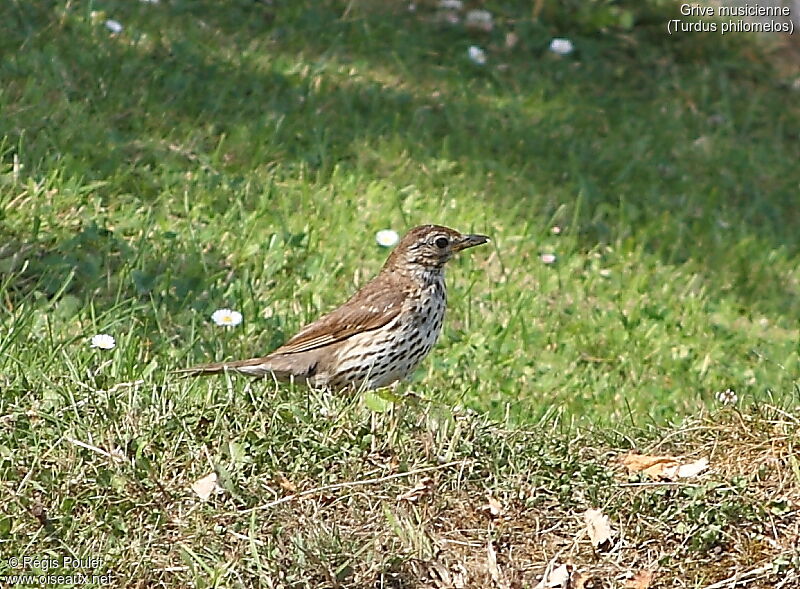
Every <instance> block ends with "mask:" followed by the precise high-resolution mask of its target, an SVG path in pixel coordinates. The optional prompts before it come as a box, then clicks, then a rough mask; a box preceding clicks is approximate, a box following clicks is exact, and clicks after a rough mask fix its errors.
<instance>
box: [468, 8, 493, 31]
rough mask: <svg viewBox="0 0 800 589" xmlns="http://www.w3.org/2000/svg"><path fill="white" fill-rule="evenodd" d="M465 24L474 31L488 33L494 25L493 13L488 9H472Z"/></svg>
mask: <svg viewBox="0 0 800 589" xmlns="http://www.w3.org/2000/svg"><path fill="white" fill-rule="evenodd" d="M464 26H465V27H467V28H468V29H472V30H474V31H483V32H485V33H488V32H490V31H491V30H492V27H493V26H494V25H493V23H492V13H491V12H489V11H488V10H470V11H469V12H468V13H467V16H466V17H465V18H464Z"/></svg>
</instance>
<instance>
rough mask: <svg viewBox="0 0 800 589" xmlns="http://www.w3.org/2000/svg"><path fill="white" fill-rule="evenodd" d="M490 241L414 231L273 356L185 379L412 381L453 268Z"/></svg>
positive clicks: (437, 326)
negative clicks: (450, 264)
mask: <svg viewBox="0 0 800 589" xmlns="http://www.w3.org/2000/svg"><path fill="white" fill-rule="evenodd" d="M487 241H489V238H488V237H486V236H485V235H462V234H461V233H459V232H458V231H455V230H454V229H449V228H447V227H442V226H439V225H422V226H420V227H416V228H414V229H412V230H411V231H409V232H408V233H407V234H406V235H405V236H404V237H403V239H402V240H401V241H400V243H399V244H398V245H397V247H396V248H395V249H394V251H393V252H392V253H391V254H390V255H389V259H388V260H386V263H385V264H384V266H383V268H382V269H381V271H380V272H379V273H378V275H377V276H375V278H373V279H372V280H371V281H369V282H368V283H367V284H365V285H364V286H363V287H361V289H359V290H358V292H356V293H355V294H354V295H353V296H352V297H350V299H349V300H348V301H347V302H346V303H344V304H343V305H342V306H341V307H339V308H337V309H335V310H333V311H331V312H330V313H328V314H327V315H324V316H322V317H320V318H319V319H317V320H316V321H314V322H313V323H310V324H309V325H307V326H305V327H304V328H303V329H301V330H300V331H299V332H298V333H297V335H295V336H294V337H292V338H291V339H290V340H289V341H287V342H286V343H285V344H284V345H283V346H281V347H280V348H278V349H277V350H275V351H274V352H272V353H271V354H268V355H266V356H263V357H261V358H252V359H250V360H240V361H238V362H218V363H214V364H203V365H200V366H195V367H192V368H187V369H184V370H180V371H179V372H183V373H188V374H191V375H200V374H212V373H216V372H223V371H225V370H231V371H235V372H240V373H243V374H248V375H251V376H259V377H272V378H275V379H277V380H280V381H288V380H295V381H306V382H307V383H308V384H310V385H311V386H314V387H329V388H331V389H342V388H345V387H348V386H352V387H355V388H358V387H364V388H365V389H376V388H380V387H384V386H388V385H390V384H392V383H393V382H395V381H397V380H400V379H403V378H405V377H407V376H409V375H410V374H411V373H412V372H413V371H414V370H415V369H416V367H417V366H418V365H419V363H420V362H421V361H422V359H423V358H425V356H426V355H427V354H428V352H430V350H431V348H432V347H433V344H434V343H435V342H436V339H437V338H438V337H439V332H440V331H441V329H442V321H443V319H444V311H445V303H446V301H447V294H446V290H445V283H444V266H445V264H446V263H447V261H448V260H449V259H450V258H451V257H452V256H453V254H454V253H456V252H459V251H461V250H463V249H467V248H469V247H473V246H476V245H481V244H483V243H486V242H487Z"/></svg>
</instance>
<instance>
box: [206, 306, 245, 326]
mask: <svg viewBox="0 0 800 589" xmlns="http://www.w3.org/2000/svg"><path fill="white" fill-rule="evenodd" d="M211 321H213V322H214V323H216V324H217V325H219V326H220V327H236V326H237V325H239V324H240V323H241V322H242V314H241V313H239V311H233V310H231V309H217V310H216V311H214V312H213V313H212V314H211Z"/></svg>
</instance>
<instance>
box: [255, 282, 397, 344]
mask: <svg viewBox="0 0 800 589" xmlns="http://www.w3.org/2000/svg"><path fill="white" fill-rule="evenodd" d="M405 298H406V293H405V292H404V290H403V289H402V288H399V287H398V286H397V285H386V284H385V283H383V281H373V282H371V283H369V284H366V285H365V286H364V288H362V289H361V290H360V291H358V292H357V293H356V294H354V295H353V296H352V297H351V298H350V300H348V301H347V302H346V303H345V304H344V305H342V306H341V307H339V308H338V309H336V310H334V311H331V312H330V313H328V314H327V315H323V316H322V317H320V318H319V319H317V320H316V321H314V322H313V323H310V324H308V325H306V326H305V327H304V328H303V329H301V330H300V331H299V332H298V333H297V334H296V335H295V336H293V337H292V338H291V339H290V340H289V341H287V342H286V343H285V344H284V345H282V346H281V347H280V348H278V349H277V350H275V351H274V352H272V353H271V354H270V356H272V355H275V354H295V353H298V352H307V351H308V350H313V349H315V348H320V347H322V346H329V345H331V344H334V343H336V342H340V341H342V340H344V339H347V338H349V337H352V336H354V335H356V334H359V333H363V332H365V331H372V330H373V329H378V328H380V327H383V326H384V325H386V324H387V323H389V322H390V321H391V320H392V319H394V318H395V317H397V315H398V314H399V313H400V309H401V308H402V306H403V301H404V300H405Z"/></svg>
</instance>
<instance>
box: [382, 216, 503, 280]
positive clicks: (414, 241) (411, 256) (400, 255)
mask: <svg viewBox="0 0 800 589" xmlns="http://www.w3.org/2000/svg"><path fill="white" fill-rule="evenodd" d="M487 241H489V238H488V237H486V236H485V235H470V234H463V233H459V232H458V231H456V230H455V229H450V228H449V227H442V226H441V225H420V226H419V227H415V228H414V229H412V230H411V231H409V232H408V233H406V234H405V235H404V236H403V239H401V240H400V243H398V244H397V247H396V248H395V249H394V251H393V252H392V254H391V256H389V259H388V260H387V261H386V267H389V266H392V267H395V268H398V267H399V268H404V269H409V270H412V271H414V270H422V271H427V270H433V269H441V268H443V267H444V265H445V264H446V263H447V261H448V260H449V259H450V258H452V257H453V254H455V253H456V252H460V251H461V250H464V249H467V248H469V247H474V246H476V245H481V244H484V243H486V242H487Z"/></svg>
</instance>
